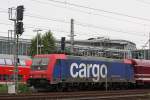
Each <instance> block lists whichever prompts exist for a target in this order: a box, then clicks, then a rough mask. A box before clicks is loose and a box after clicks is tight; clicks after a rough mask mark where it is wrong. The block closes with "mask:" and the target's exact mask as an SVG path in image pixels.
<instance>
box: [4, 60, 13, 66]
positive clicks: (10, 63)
mask: <svg viewBox="0 0 150 100" xmlns="http://www.w3.org/2000/svg"><path fill="white" fill-rule="evenodd" d="M5 61H6V65H13V62H12V60H11V59H5Z"/></svg>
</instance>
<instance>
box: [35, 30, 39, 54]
mask: <svg viewBox="0 0 150 100" xmlns="http://www.w3.org/2000/svg"><path fill="white" fill-rule="evenodd" d="M38 36H39V34H38V31H37V41H36V50H37V51H36V54H37V55H38V54H39V50H38V45H39V40H38V38H39V37H38Z"/></svg>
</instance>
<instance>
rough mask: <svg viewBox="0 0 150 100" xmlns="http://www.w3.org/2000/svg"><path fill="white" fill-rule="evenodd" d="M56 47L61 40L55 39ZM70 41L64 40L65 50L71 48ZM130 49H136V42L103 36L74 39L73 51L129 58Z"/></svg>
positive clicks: (79, 53)
mask: <svg viewBox="0 0 150 100" xmlns="http://www.w3.org/2000/svg"><path fill="white" fill-rule="evenodd" d="M57 47H58V48H59V49H60V48H61V41H57ZM71 47H72V46H71V45H70V41H69V40H68V41H66V42H65V48H66V50H69V51H70V50H71ZM132 50H136V44H135V43H133V42H130V41H127V40H113V39H108V38H104V37H98V38H90V39H88V40H75V41H74V49H73V53H75V54H77V55H87V56H105V57H112V56H117V57H118V58H123V57H125V58H126V57H127V56H128V58H131V56H132V55H131V52H130V51H132Z"/></svg>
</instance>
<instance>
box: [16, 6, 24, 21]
mask: <svg viewBox="0 0 150 100" xmlns="http://www.w3.org/2000/svg"><path fill="white" fill-rule="evenodd" d="M23 12H24V6H23V5H21V6H17V20H18V21H19V20H23Z"/></svg>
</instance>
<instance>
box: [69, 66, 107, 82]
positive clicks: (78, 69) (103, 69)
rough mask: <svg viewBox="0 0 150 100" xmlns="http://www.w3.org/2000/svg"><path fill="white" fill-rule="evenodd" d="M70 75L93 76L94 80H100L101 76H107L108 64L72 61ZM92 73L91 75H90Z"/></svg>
mask: <svg viewBox="0 0 150 100" xmlns="http://www.w3.org/2000/svg"><path fill="white" fill-rule="evenodd" d="M70 75H71V76H72V77H73V78H77V77H80V78H89V77H92V80H93V81H94V82H98V81H99V80H100V78H106V77H107V66H106V65H105V64H102V65H99V64H87V65H86V64H84V63H81V64H79V65H78V64H77V63H72V64H71V66H70ZM90 75H91V76H90Z"/></svg>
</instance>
